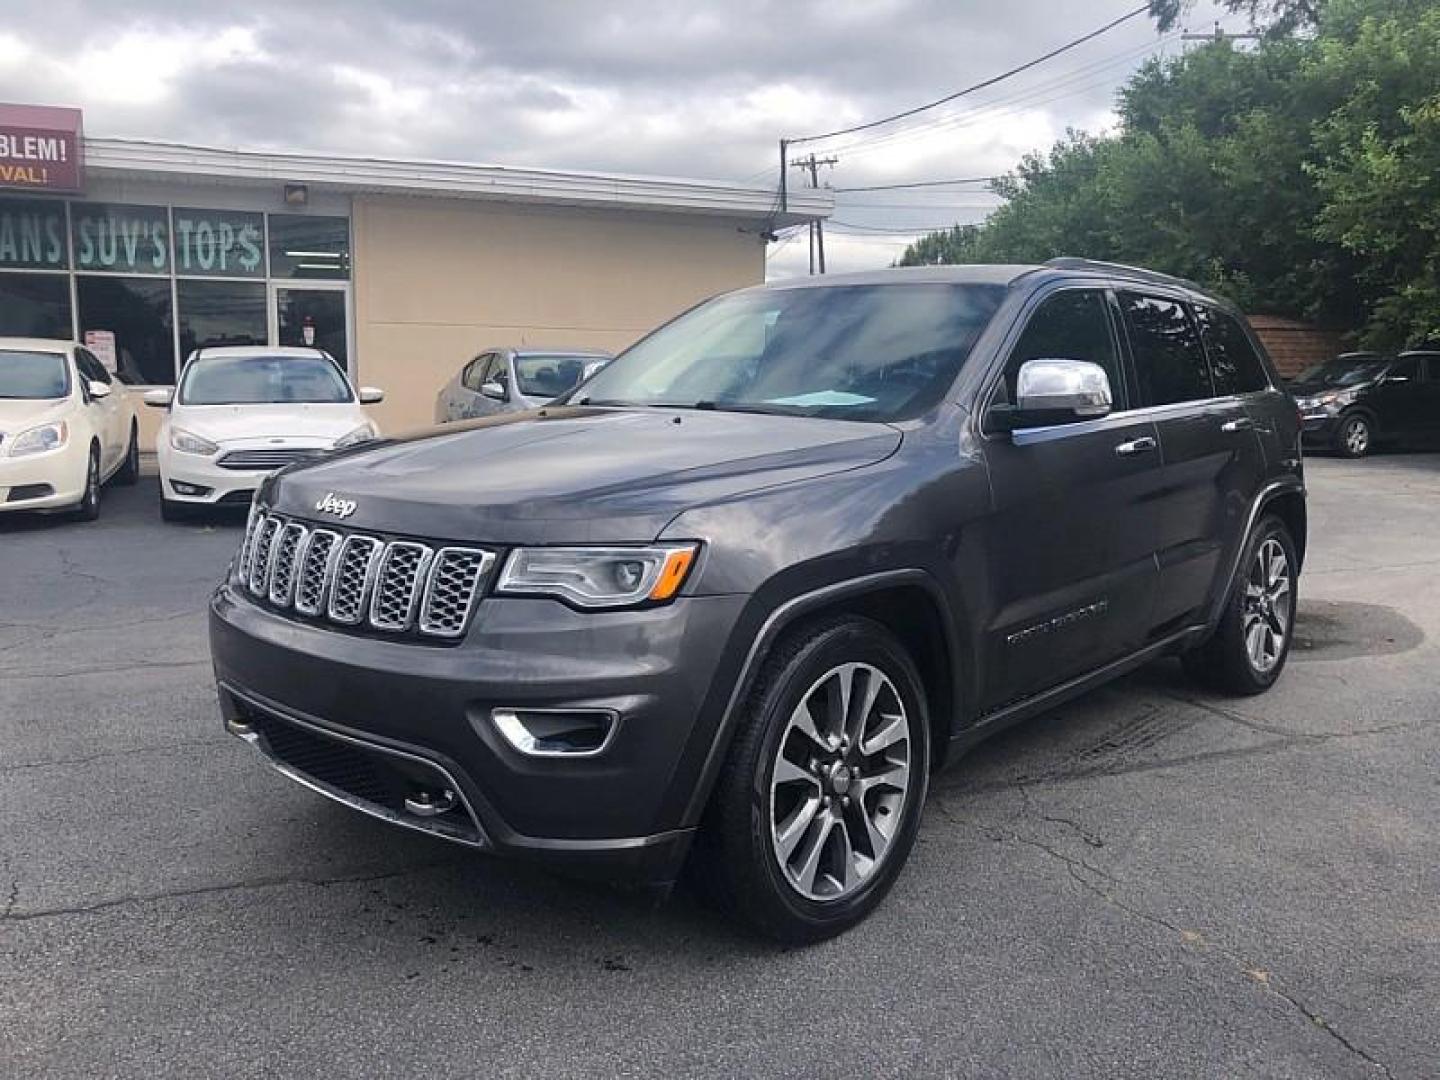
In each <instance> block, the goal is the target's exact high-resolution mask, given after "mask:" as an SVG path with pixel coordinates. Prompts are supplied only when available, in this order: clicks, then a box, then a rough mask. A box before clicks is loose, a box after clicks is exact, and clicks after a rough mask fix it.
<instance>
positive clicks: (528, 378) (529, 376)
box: [515, 353, 604, 400]
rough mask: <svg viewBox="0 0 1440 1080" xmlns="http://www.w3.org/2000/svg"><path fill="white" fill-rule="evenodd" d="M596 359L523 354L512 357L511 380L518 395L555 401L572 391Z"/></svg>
mask: <svg viewBox="0 0 1440 1080" xmlns="http://www.w3.org/2000/svg"><path fill="white" fill-rule="evenodd" d="M603 359H604V357H600V356H585V355H583V354H573V353H572V354H560V353H556V354H553V355H547V356H539V355H532V354H529V353H526V354H524V355H521V356H517V357H515V379H516V381H517V382H518V383H519V386H520V393H522V394H524V395H525V396H526V397H533V398H545V399H547V400H548V399H549V398H556V397H559V396H560V395H561V394H568V393H569V392H570V391H571V390H574V389H575V386H576V384H577V383H579V382H580V380H581V379H582V378H584V376H585V369H586V368H589V367H591V366H593V365H594V364H596V363H597V362H599V361H601V360H603Z"/></svg>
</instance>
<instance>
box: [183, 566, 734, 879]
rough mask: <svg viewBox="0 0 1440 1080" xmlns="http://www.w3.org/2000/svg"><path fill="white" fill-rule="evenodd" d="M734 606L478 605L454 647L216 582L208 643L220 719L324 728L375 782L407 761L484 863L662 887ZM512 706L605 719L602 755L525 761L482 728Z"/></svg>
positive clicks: (729, 600) (683, 839) (693, 780)
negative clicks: (484, 856) (286, 610)
mask: <svg viewBox="0 0 1440 1080" xmlns="http://www.w3.org/2000/svg"><path fill="white" fill-rule="evenodd" d="M744 601H745V598H743V597H738V596H736V597H730V596H717V597H690V598H685V599H682V600H680V601H677V602H676V603H674V604H670V605H668V606H665V607H659V608H651V609H648V610H638V611H617V612H587V613H583V614H582V613H579V612H575V611H572V610H570V609H569V608H567V607H565V606H564V605H562V604H560V603H557V602H555V601H550V600H541V599H533V600H532V599H522V598H503V599H501V598H490V599H487V600H486V601H485V602H484V604H483V605H482V607H481V609H480V611H479V613H478V614H477V617H476V619H475V622H474V624H473V626H472V628H471V630H470V632H469V634H468V635H467V637H466V639H465V640H464V641H463V642H460V643H457V644H454V645H435V644H425V643H420V642H415V641H405V640H398V639H393V638H386V637H384V636H381V635H360V634H349V633H343V632H337V631H335V630H334V629H333V628H327V627H325V626H321V625H311V624H308V623H305V622H300V621H297V620H295V619H292V618H290V617H287V616H281V615H278V614H276V613H274V612H272V611H269V610H268V609H265V608H262V607H259V606H257V605H255V604H253V603H251V602H250V601H249V600H248V599H246V598H240V597H237V596H235V595H234V594H233V593H232V592H231V591H230V589H229V588H228V587H222V588H221V589H219V590H218V591H217V592H216V593H215V596H214V598H213V600H212V602H211V607H210V646H211V653H212V656H213V659H214V664H215V674H216V678H217V680H218V682H219V685H220V695H221V705H222V711H223V712H224V713H225V715H226V717H227V720H234V719H237V718H240V719H243V717H242V716H241V714H242V713H243V712H244V711H245V710H253V709H255V708H256V707H259V708H261V709H264V710H266V711H267V712H269V713H271V714H273V716H274V718H275V719H276V722H284V721H286V720H288V721H289V722H290V723H291V724H293V725H296V726H299V727H302V728H303V733H304V734H305V735H306V736H307V737H312V736H313V737H317V738H320V739H322V740H323V739H325V738H326V737H327V733H331V735H332V736H333V738H334V740H335V741H336V742H338V743H343V744H346V745H349V746H351V747H355V748H358V750H359V751H360V752H361V754H362V756H364V754H365V750H366V747H374V748H376V752H375V753H374V754H371V755H369V756H372V757H374V758H375V759H376V760H377V761H378V762H379V764H380V766H381V769H382V772H383V771H386V770H385V768H384V766H385V762H386V761H387V760H390V759H395V760H398V761H401V762H402V763H403V762H405V761H411V760H413V761H414V762H415V763H416V764H417V765H418V766H419V768H418V771H417V770H415V769H412V770H411V772H412V774H414V775H423V774H425V773H427V772H433V774H434V775H436V776H448V777H453V779H454V781H455V783H456V784H458V785H459V787H460V788H461V791H460V793H459V794H461V795H463V798H464V802H465V804H466V805H467V806H468V807H469V808H471V809H472V810H473V813H474V815H475V817H476V818H477V819H478V821H477V822H476V824H478V826H479V830H478V831H479V833H480V834H481V838H480V846H483V847H485V848H487V849H489V850H492V851H494V852H495V853H497V854H501V855H514V856H520V857H529V858H538V859H543V860H545V861H550V862H553V863H555V864H556V865H557V866H561V867H564V868H568V869H571V870H575V871H577V872H582V873H593V874H598V875H600V876H606V877H616V878H633V879H639V880H645V881H652V882H660V881H668V880H671V879H673V878H674V876H675V875H676V874H677V873H678V871H679V866H680V863H681V861H682V860H683V858H684V855H685V852H686V850H687V848H688V845H689V840H690V832H691V829H690V828H688V827H687V826H688V825H693V824H694V823H693V822H689V823H687V822H685V821H684V820H683V809H682V808H683V807H685V806H686V805H687V804H688V803H689V801H690V798H689V796H690V795H691V794H692V789H693V787H694V785H695V784H697V783H699V782H700V776H699V772H700V770H699V768H698V767H697V766H696V765H694V764H692V763H693V762H696V761H698V760H701V759H702V758H703V755H701V754H698V753H697V752H696V749H697V748H696V746H695V745H694V744H693V743H694V740H695V739H697V738H702V737H704V736H703V733H697V728H696V720H697V717H699V716H701V715H702V713H704V714H705V715H714V714H715V705H714V701H712V695H715V694H718V698H719V699H723V698H724V697H725V696H726V695H725V694H724V693H721V692H718V691H715V690H714V687H713V684H716V673H717V671H719V670H720V669H721V668H722V667H724V666H728V665H722V653H723V652H724V650H725V649H726V647H727V645H728V644H729V643H730V639H731V637H732V630H733V628H734V626H735V623H736V620H737V619H738V617H739V615H740V612H741V609H742V608H743V606H744ZM724 681H725V680H724V679H723V678H722V679H721V682H724ZM526 708H531V709H560V708H572V709H587V710H604V711H608V712H611V713H613V714H614V715H616V716H618V718H619V719H618V721H617V729H616V732H615V734H614V737H613V738H612V739H611V740H610V742H609V743H608V745H607V746H606V748H605V749H604V751H603V752H602V753H600V754H596V755H593V756H574V757H570V756H561V757H534V756H528V755H526V754H523V753H521V752H520V751H519V750H517V749H515V747H514V746H512V745H511V744H510V743H509V742H507V741H506V739H505V738H504V737H503V736H502V735H501V733H500V732H499V730H498V729H497V728H496V726H495V724H494V722H493V719H492V717H493V713H494V711H495V710H497V709H501V710H504V709H522V710H523V709H526ZM707 710H708V711H707ZM232 730H234V729H232ZM262 748H263V746H262ZM386 751H390V752H391V753H389V754H388V755H387V754H386V753H385V752H386ZM397 752H398V753H397ZM407 755H408V757H406V756H407ZM427 762H428V763H431V764H433V765H434V766H436V768H435V769H434V770H428V769H426V768H425V766H424V763H427ZM298 771H301V772H303V770H298ZM687 772H693V773H694V774H695V775H686V773H687ZM292 775H293V774H292ZM322 779H323V778H322ZM322 787H323V785H322ZM402 801H403V799H402ZM398 817H400V818H403V814H400V815H398Z"/></svg>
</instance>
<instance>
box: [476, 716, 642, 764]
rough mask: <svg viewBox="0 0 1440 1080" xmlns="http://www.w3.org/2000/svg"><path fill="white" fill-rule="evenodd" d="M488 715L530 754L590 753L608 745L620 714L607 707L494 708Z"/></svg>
mask: <svg viewBox="0 0 1440 1080" xmlns="http://www.w3.org/2000/svg"><path fill="white" fill-rule="evenodd" d="M490 719H491V720H492V721H493V722H494V724H495V729H496V730H497V731H499V732H500V734H501V735H503V736H504V737H505V741H506V742H508V743H509V744H510V745H511V746H513V747H514V748H515V749H516V750H518V751H520V753H522V754H526V755H528V756H530V757H593V756H594V755H596V754H599V753H601V752H602V751H603V750H604V749H605V748H606V747H607V746H609V745H610V739H611V737H612V736H613V735H614V734H615V728H616V724H617V721H618V720H619V717H617V716H616V715H615V713H613V712H611V711H610V710H608V709H496V710H495V711H494V712H492V713H491V714H490Z"/></svg>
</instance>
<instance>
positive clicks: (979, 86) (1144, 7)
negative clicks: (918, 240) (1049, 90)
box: [785, 3, 1150, 146]
mask: <svg viewBox="0 0 1440 1080" xmlns="http://www.w3.org/2000/svg"><path fill="white" fill-rule="evenodd" d="M1149 10H1150V5H1149V4H1148V3H1147V4H1141V5H1140V6H1139V7H1138V8H1135V9H1134V10H1133V11H1130V12H1127V13H1126V14H1124V15H1121V16H1120V17H1119V18H1118V19H1113V20H1111V21H1110V22H1108V23H1106V24H1105V25H1104V26H1102V27H1100V28H1099V29H1098V30H1092V31H1090V33H1088V34H1086V35H1084V36H1083V37H1078V38H1076V39H1075V40H1074V41H1069V42H1066V43H1065V44H1064V45H1061V46H1060V47H1059V48H1058V49H1051V50H1050V51H1049V52H1047V53H1045V54H1044V55H1043V56H1037V57H1036V58H1035V59H1033V60H1029V61H1027V62H1025V63H1023V64H1021V65H1019V66H1018V67H1013V68H1011V69H1010V70H1009V71H1002V72H1001V73H1000V74H999V75H992V76H991V77H990V78H988V79H985V80H984V81H982V82H978V83H975V84H974V85H973V86H967V87H966V88H965V89H963V90H957V91H955V92H954V93H953V94H946V95H945V96H944V97H942V98H936V99H935V100H934V101H931V102H927V103H926V104H924V105H917V106H915V107H914V108H913V109H906V110H905V111H904V112H898V113H895V114H894V115H892V116H885V117H881V118H880V119H879V120H871V121H868V122H867V123H864V124H854V125H852V126H850V127H846V128H838V129H836V130H835V131H827V132H825V133H824V134H823V135H805V136H802V137H800V138H798V139H787V140H785V141H786V143H787V144H789V145H791V146H793V145H795V144H796V143H804V142H819V141H820V140H821V139H833V138H835V137H836V136H837V135H851V134H853V133H855V132H857V131H868V130H870V129H871V128H876V127H879V126H880V125H882V124H889V123H893V122H894V121H896V120H904V119H905V118H906V117H910V116H915V115H916V114H918V113H922V112H925V111H927V110H929V109H933V108H935V107H936V106H937V105H944V104H945V103H946V102H950V101H954V100H955V99H956V98H962V97H964V96H965V95H967V94H973V93H975V91H977V90H984V89H985V88H986V87H987V86H994V85H995V84H996V83H998V82H1002V81H1004V80H1005V79H1009V78H1012V77H1013V76H1016V75H1019V74H1020V73H1021V72H1022V71H1029V70H1030V69H1031V68H1033V67H1035V66H1037V65H1039V64H1043V63H1044V62H1045V61H1046V60H1051V59H1054V58H1055V57H1057V56H1059V55H1060V54H1061V53H1063V52H1069V51H1070V50H1071V49H1073V48H1075V47H1076V46H1079V45H1083V44H1085V42H1087V41H1091V40H1093V39H1095V38H1097V37H1099V36H1100V35H1101V34H1104V33H1106V32H1107V31H1110V30H1113V29H1115V27H1117V26H1119V25H1120V24H1121V23H1124V22H1128V21H1129V20H1131V19H1133V18H1135V16H1137V15H1143V14H1144V13H1145V12H1147V11H1149Z"/></svg>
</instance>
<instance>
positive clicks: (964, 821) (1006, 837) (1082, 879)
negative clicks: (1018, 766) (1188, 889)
mask: <svg viewBox="0 0 1440 1080" xmlns="http://www.w3.org/2000/svg"><path fill="white" fill-rule="evenodd" d="M1010 786H1011V787H1013V788H1014V789H1015V790H1016V791H1017V792H1018V793H1019V794H1020V798H1021V802H1022V811H1023V812H1026V813H1030V814H1032V816H1034V817H1037V818H1038V819H1039V820H1042V821H1050V822H1055V823H1057V824H1063V825H1066V826H1070V827H1075V828H1076V829H1077V833H1078V834H1079V835H1080V836H1081V838H1082V839H1083V838H1085V837H1086V835H1087V834H1086V832H1085V831H1084V830H1083V828H1080V827H1077V826H1076V825H1075V823H1074V822H1072V821H1070V820H1068V819H1064V818H1055V817H1051V816H1047V815H1045V814H1043V813H1040V812H1039V811H1038V808H1037V807H1036V806H1035V804H1034V802H1033V801H1032V800H1031V799H1030V797H1029V795H1028V794H1027V793H1026V791H1025V787H1024V785H1022V784H1013V785H1010ZM933 801H934V805H935V806H936V808H937V809H938V810H939V811H940V814H941V816H942V817H944V818H945V819H946V820H947V821H951V822H954V823H956V824H958V825H961V826H962V827H968V828H971V829H974V830H976V831H977V832H979V833H980V835H982V836H984V837H985V838H986V839H988V840H990V841H992V842H993V843H1016V844H1020V845H1022V846H1025V847H1029V848H1032V849H1034V850H1036V851H1039V852H1041V853H1043V854H1045V855H1047V856H1049V857H1050V858H1052V859H1054V860H1056V861H1057V862H1059V863H1060V864H1061V865H1063V866H1064V867H1065V871H1066V873H1067V874H1068V875H1069V876H1070V878H1071V879H1072V880H1074V882H1075V883H1076V884H1077V885H1079V886H1080V887H1081V888H1082V889H1084V890H1085V891H1086V892H1088V893H1090V894H1091V895H1092V896H1094V897H1096V898H1097V899H1099V900H1100V901H1101V902H1103V903H1104V904H1105V905H1107V906H1108V907H1111V908H1113V909H1114V910H1116V911H1119V912H1120V913H1121V914H1123V915H1126V916H1128V917H1130V918H1132V919H1135V920H1137V921H1140V922H1145V923H1148V924H1150V925H1151V926H1154V927H1158V928H1159V929H1161V930H1164V931H1165V932H1167V933H1168V934H1173V935H1174V936H1175V937H1176V938H1178V939H1179V940H1180V941H1181V943H1182V944H1184V945H1186V946H1193V947H1195V948H1196V949H1197V950H1198V949H1200V948H1202V947H1206V946H1208V947H1209V948H1211V949H1213V950H1214V951H1215V952H1216V953H1217V954H1218V955H1220V956H1221V957H1223V958H1224V959H1225V960H1227V961H1229V963H1230V964H1231V965H1233V966H1234V967H1235V968H1236V970H1238V971H1239V972H1240V973H1241V974H1243V975H1244V976H1245V977H1247V978H1248V979H1250V981H1251V982H1253V983H1255V984H1256V985H1257V986H1259V987H1260V988H1261V989H1262V990H1263V991H1265V992H1266V993H1268V994H1270V995H1272V996H1274V997H1276V998H1278V999H1279V1000H1280V1001H1283V1002H1284V1003H1285V1004H1286V1005H1288V1006H1289V1007H1290V1009H1291V1010H1292V1011H1294V1012H1296V1013H1298V1014H1299V1015H1300V1016H1302V1017H1304V1019H1305V1020H1307V1021H1308V1022H1309V1023H1310V1024H1311V1025H1313V1026H1314V1027H1316V1028H1318V1029H1319V1030H1321V1031H1322V1032H1324V1033H1325V1034H1326V1035H1328V1036H1329V1037H1330V1038H1332V1039H1333V1040H1335V1042H1337V1043H1339V1044H1340V1046H1342V1047H1344V1049H1345V1050H1346V1051H1347V1052H1348V1053H1350V1054H1351V1055H1352V1056H1354V1057H1357V1058H1359V1059H1360V1060H1362V1061H1364V1062H1365V1063H1366V1064H1367V1065H1369V1066H1370V1067H1371V1068H1373V1069H1376V1070H1378V1071H1379V1072H1380V1073H1381V1074H1382V1075H1384V1076H1385V1077H1387V1078H1390V1080H1393V1077H1394V1073H1392V1072H1391V1070H1390V1067H1389V1066H1388V1065H1386V1064H1385V1063H1384V1062H1382V1061H1380V1060H1379V1059H1378V1058H1376V1057H1375V1056H1374V1055H1373V1054H1371V1053H1370V1052H1369V1051H1367V1050H1365V1049H1364V1048H1363V1047H1361V1046H1360V1045H1359V1044H1357V1043H1356V1042H1355V1041H1354V1040H1352V1039H1351V1038H1349V1037H1348V1036H1347V1035H1346V1034H1345V1033H1344V1032H1342V1031H1341V1030H1340V1029H1339V1028H1337V1027H1336V1026H1335V1025H1334V1024H1332V1023H1331V1022H1330V1021H1328V1020H1326V1019H1325V1018H1324V1017H1323V1016H1321V1015H1320V1014H1319V1013H1318V1012H1316V1011H1315V1010H1314V1009H1313V1008H1311V1007H1310V1006H1309V1005H1307V1004H1306V1003H1305V1002H1304V1001H1303V1000H1302V999H1301V998H1300V997H1299V996H1298V995H1297V994H1296V993H1295V992H1294V991H1291V990H1287V989H1286V988H1285V986H1284V985H1283V984H1282V983H1281V982H1279V981H1278V980H1277V979H1276V978H1275V976H1274V974H1273V973H1272V972H1270V971H1268V970H1266V969H1264V968H1261V967H1258V966H1256V965H1254V964H1251V963H1250V962H1249V961H1247V960H1246V959H1245V958H1244V957H1243V956H1241V955H1240V954H1239V953H1237V952H1235V951H1234V950H1233V949H1231V948H1229V947H1227V946H1225V945H1222V944H1220V943H1219V942H1217V941H1214V940H1212V939H1210V938H1207V937H1206V936H1205V935H1203V934H1201V933H1200V932H1198V931H1195V930H1187V929H1185V928H1184V927H1182V926H1180V925H1178V924H1176V923H1174V922H1171V921H1170V920H1169V919H1167V918H1165V917H1164V916H1163V915H1157V914H1155V913H1154V912H1150V911H1146V910H1144V909H1143V908H1140V907H1136V906H1134V905H1133V904H1129V903H1126V902H1125V901H1124V900H1122V899H1121V898H1120V897H1119V896H1117V895H1115V893H1114V891H1113V890H1112V889H1111V888H1106V887H1105V886H1104V885H1103V884H1102V883H1101V882H1097V881H1095V880H1091V879H1090V878H1087V877H1086V876H1085V875H1084V874H1082V873H1081V872H1080V871H1081V870H1082V869H1083V870H1086V871H1088V872H1089V873H1091V874H1093V875H1095V877H1096V878H1099V879H1103V882H1106V883H1109V885H1111V886H1124V885H1125V882H1123V881H1122V880H1120V879H1119V878H1117V877H1115V875H1113V874H1111V873H1109V872H1108V871H1105V870H1102V869H1100V868H1099V867H1097V866H1094V865H1093V864H1091V863H1089V862H1087V861H1086V860H1085V859H1079V858H1074V857H1073V856H1070V855H1067V854H1065V853H1064V852H1062V851H1060V850H1058V849H1057V848H1055V847H1054V846H1052V845H1050V844H1047V843H1044V842H1043V841H1040V840H1037V839H1035V838H1034V837H1031V836H1025V835H1023V834H1021V833H1020V832H1018V831H1014V830H1010V831H1006V830H1002V829H997V828H995V827H993V826H987V825H985V824H984V823H982V822H979V821H974V820H971V819H968V818H966V817H964V816H959V815H956V814H953V813H952V812H951V811H950V808H949V807H947V806H946V805H945V798H944V796H943V795H940V796H937V797H936V798H935V799H934V800H933ZM1009 820H1010V821H1012V822H1013V821H1014V820H1016V817H1015V816H1013V815H1012V817H1011V818H1010V819H1009Z"/></svg>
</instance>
